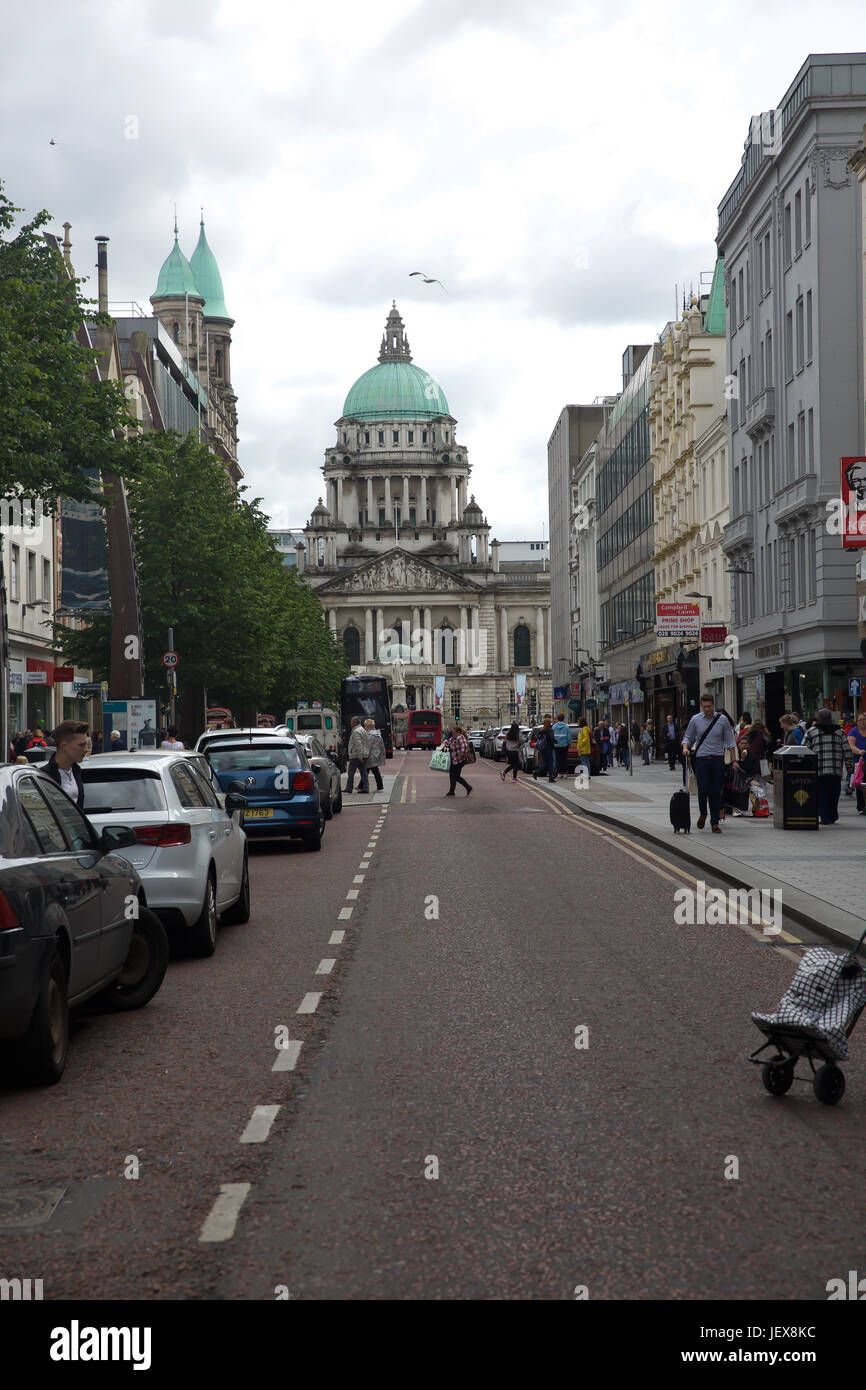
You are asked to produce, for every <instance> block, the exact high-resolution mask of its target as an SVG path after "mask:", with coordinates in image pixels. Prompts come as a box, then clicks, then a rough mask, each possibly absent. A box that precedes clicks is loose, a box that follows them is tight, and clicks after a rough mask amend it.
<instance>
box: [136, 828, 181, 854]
mask: <svg viewBox="0 0 866 1390" xmlns="http://www.w3.org/2000/svg"><path fill="white" fill-rule="evenodd" d="M135 838H136V839H137V840H138V841H140V843H141V844H143V845H154V846H156V847H157V848H159V849H164V848H165V847H166V846H167V845H188V844H189V842H190V840H191V839H192V832H191V830H190V828H189V826H188V825H182V824H181V825H137V826H135Z"/></svg>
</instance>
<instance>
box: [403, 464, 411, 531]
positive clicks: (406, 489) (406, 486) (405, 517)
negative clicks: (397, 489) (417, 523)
mask: <svg viewBox="0 0 866 1390" xmlns="http://www.w3.org/2000/svg"><path fill="white" fill-rule="evenodd" d="M402 514H403V525H404V526H408V525H409V474H408V473H404V474H403V509H402Z"/></svg>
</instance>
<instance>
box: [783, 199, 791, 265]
mask: <svg viewBox="0 0 866 1390" xmlns="http://www.w3.org/2000/svg"><path fill="white" fill-rule="evenodd" d="M782 258H783V260H784V263H785V265H786V266H789V265H790V264H791V204H790V203H786V204H785V212H784V215H783V218H782Z"/></svg>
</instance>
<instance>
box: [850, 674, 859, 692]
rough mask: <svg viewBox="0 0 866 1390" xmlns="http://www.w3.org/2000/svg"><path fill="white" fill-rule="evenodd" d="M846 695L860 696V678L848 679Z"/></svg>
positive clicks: (852, 677)
mask: <svg viewBox="0 0 866 1390" xmlns="http://www.w3.org/2000/svg"><path fill="white" fill-rule="evenodd" d="M848 694H849V695H859V694H860V678H859V676H851V677H850V678H849V681H848Z"/></svg>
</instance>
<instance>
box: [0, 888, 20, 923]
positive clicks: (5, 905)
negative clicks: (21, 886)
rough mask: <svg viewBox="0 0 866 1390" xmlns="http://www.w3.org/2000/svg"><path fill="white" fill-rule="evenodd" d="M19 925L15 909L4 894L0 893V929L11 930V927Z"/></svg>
mask: <svg viewBox="0 0 866 1390" xmlns="http://www.w3.org/2000/svg"><path fill="white" fill-rule="evenodd" d="M20 926H21V923H20V922H19V921H18V918H17V916H16V915H15V909H14V908H13V906H12V904H11V903H10V901H9V899H8V898H7V897H6V894H5V893H0V931H11V930H12V928H13V927H20Z"/></svg>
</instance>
